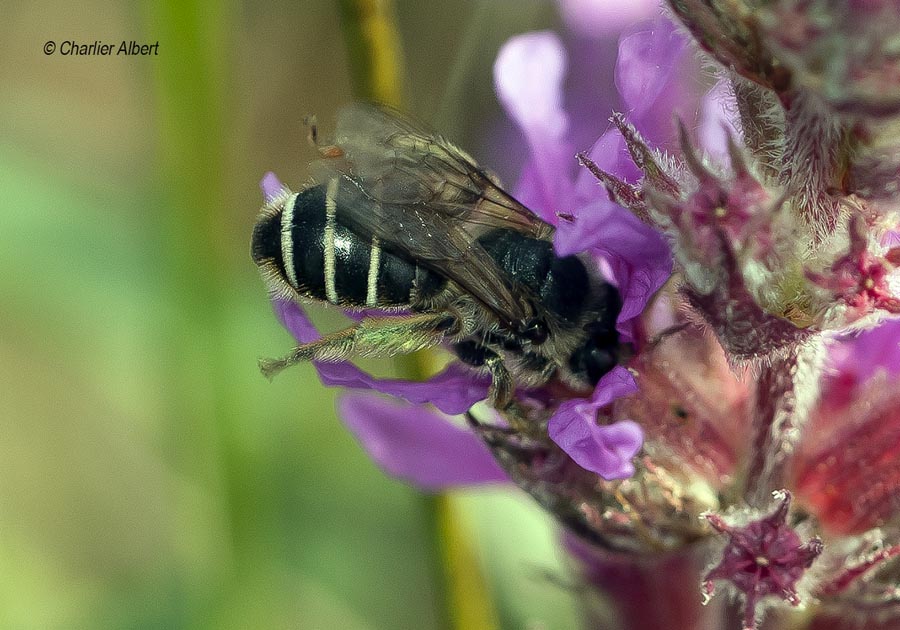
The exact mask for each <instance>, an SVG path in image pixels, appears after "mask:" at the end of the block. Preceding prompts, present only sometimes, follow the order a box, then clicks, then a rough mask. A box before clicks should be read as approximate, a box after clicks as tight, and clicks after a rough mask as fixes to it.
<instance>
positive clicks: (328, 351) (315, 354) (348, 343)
mask: <svg viewBox="0 0 900 630" xmlns="http://www.w3.org/2000/svg"><path fill="white" fill-rule="evenodd" d="M458 329H459V320H458V319H457V318H456V317H455V316H454V315H452V314H450V313H427V314H422V315H403V316H397V317H367V318H365V319H363V320H361V321H360V322H359V323H358V324H356V325H354V326H350V327H348V328H345V329H343V330H339V331H337V332H335V333H332V334H330V335H326V336H325V337H322V338H321V339H319V340H318V341H313V342H312V343H305V344H302V345H299V346H297V347H296V348H294V351H293V352H291V353H290V354H289V355H287V356H285V357H282V358H280V359H262V360H261V361H260V362H259V368H260V370H261V371H262V373H263V374H265V375H266V377H268V378H272V377H273V376H274V375H275V374H277V373H278V372H280V371H281V370H283V369H285V368H286V367H289V366H291V365H295V364H297V363H304V362H306V361H326V362H329V363H334V362H337V361H344V360H346V359H349V358H351V357H354V356H359V357H389V356H393V355H396V354H409V353H411V352H416V351H417V350H422V349H424V348H430V347H432V346H436V345H438V344H440V343H441V342H442V341H443V340H444V337H445V336H446V335H448V334H454V333H455V332H456V331H457V330H458Z"/></svg>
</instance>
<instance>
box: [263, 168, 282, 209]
mask: <svg viewBox="0 0 900 630" xmlns="http://www.w3.org/2000/svg"><path fill="white" fill-rule="evenodd" d="M259 187H260V188H261V189H262V193H263V198H264V199H265V200H266V203H269V202H270V201H272V200H273V199H275V198H276V197H278V195H280V194H281V192H282V191H283V190H285V186H284V184H282V183H281V180H280V179H278V176H277V175H276V174H275V173H273V172H271V171H269V172H268V173H266V174H265V175H263V178H262V181H260V182H259Z"/></svg>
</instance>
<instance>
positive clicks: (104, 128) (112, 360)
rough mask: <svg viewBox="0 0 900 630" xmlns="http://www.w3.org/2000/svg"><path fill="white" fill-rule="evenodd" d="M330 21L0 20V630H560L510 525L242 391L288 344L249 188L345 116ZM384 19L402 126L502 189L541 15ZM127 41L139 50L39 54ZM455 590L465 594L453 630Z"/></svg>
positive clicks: (299, 412) (518, 501) (108, 16)
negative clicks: (271, 295) (473, 162)
mask: <svg viewBox="0 0 900 630" xmlns="http://www.w3.org/2000/svg"><path fill="white" fill-rule="evenodd" d="M355 4H357V3H353V2H333V1H329V0H301V1H300V2H276V3H271V4H268V5H266V6H262V5H261V4H259V3H249V2H248V3H223V4H207V3H204V2H175V1H173V2H171V3H166V2H162V3H145V4H140V3H125V2H119V3H109V2H98V1H96V0H87V1H86V2H80V3H77V4H75V3H62V2H9V1H8V0H7V2H4V3H3V8H2V13H3V19H2V20H0V50H2V53H3V54H2V55H0V126H2V127H0V199H2V201H0V204H2V206H0V208H2V210H0V260H2V262H3V270H4V272H3V274H2V276H0V304H2V311H0V312H2V318H0V419H2V421H0V627H2V628H4V629H5V628H14V629H19V628H23V629H24V628H41V629H45V628H91V629H92V628H100V629H102V628H191V629H195V628H197V629H199V628H226V629H229V628H302V629H307V628H309V629H314V628H323V629H326V628H349V629H367V630H375V629H399V628H410V629H413V628H415V629H420V628H424V629H430V628H435V629H445V628H461V627H503V628H527V629H531V630H538V629H551V628H568V627H571V626H572V625H573V624H574V623H575V620H576V617H575V604H574V601H573V596H572V593H571V592H569V591H570V589H567V588H566V587H565V579H566V578H565V576H564V573H563V572H562V569H561V568H560V561H559V559H558V558H557V555H556V552H555V551H554V546H553V543H554V537H553V533H552V530H551V529H550V528H549V527H548V524H547V522H546V519H545V518H544V516H543V515H541V514H540V513H539V512H538V511H537V509H536V508H533V507H532V506H531V504H530V503H529V502H528V501H527V499H525V498H523V497H522V496H520V495H519V494H518V493H516V492H514V491H511V490H503V489H491V490H481V491H477V492H461V493H454V494H453V495H452V497H450V498H449V499H448V498H446V497H444V498H441V499H435V498H429V497H423V496H422V495H420V494H419V493H417V492H416V491H414V490H412V489H410V488H408V487H406V486H404V485H403V484H401V483H399V482H396V481H393V480H390V479H388V478H386V477H384V476H383V475H382V474H381V473H380V472H379V471H378V470H377V469H376V468H375V467H374V466H373V465H372V464H371V463H370V462H369V460H368V459H367V457H366V456H365V454H364V453H363V452H362V450H361V449H360V448H359V446H358V445H357V444H356V443H355V442H354V441H353V439H352V437H351V436H350V435H349V434H348V433H347V432H346V431H345V430H344V429H343V427H342V426H341V425H340V423H339V421H338V420H337V419H336V418H335V416H334V411H333V399H334V396H335V394H336V392H334V391H332V390H327V389H325V388H323V387H322V386H321V385H320V384H319V382H318V381H317V379H316V377H315V374H314V371H313V370H312V369H311V368H309V367H306V366H304V367H300V368H295V369H292V370H290V371H289V372H286V373H285V374H283V375H282V376H280V377H279V378H277V379H276V380H275V381H274V382H273V383H269V382H268V381H266V380H265V379H264V378H263V377H262V376H261V375H260V374H259V372H258V370H257V367H256V360H257V358H258V357H259V356H275V355H280V354H282V353H284V352H285V351H286V350H287V349H288V348H289V347H290V345H291V339H290V337H289V336H288V334H287V333H286V332H285V331H284V330H283V329H282V328H281V327H280V326H279V325H278V323H277V322H276V320H275V318H274V317H273V315H272V312H271V309H270V306H269V303H268V301H267V299H266V295H265V290H264V288H263V285H262V282H261V281H260V279H259V277H258V275H257V272H256V269H255V267H254V266H253V264H252V263H251V261H250V260H249V256H248V239H249V234H250V230H251V228H252V225H253V222H254V219H255V216H256V213H257V211H258V208H259V207H260V205H261V196H260V193H259V189H258V181H259V179H260V177H261V176H262V174H263V173H264V172H265V171H267V170H272V171H275V172H276V173H278V174H279V175H280V176H281V178H282V179H283V180H284V181H285V182H286V183H288V184H290V185H292V186H294V187H297V186H299V185H301V184H302V183H303V182H304V180H305V179H306V172H305V168H306V163H307V162H308V161H309V160H310V159H311V157H312V151H311V149H310V148H309V147H308V146H307V143H306V131H305V129H304V128H303V126H302V124H301V121H302V118H303V116H304V115H305V114H308V113H317V114H318V115H319V119H320V123H321V124H322V126H323V127H324V128H325V129H327V128H329V126H330V123H331V120H332V117H331V116H332V114H333V112H335V110H336V109H337V108H338V107H340V106H341V105H342V104H344V103H347V102H348V101H350V100H352V99H353V98H354V91H356V92H357V93H359V90H360V89H361V88H360V87H359V85H360V84H359V82H358V79H359V76H358V75H354V74H353V72H352V71H351V70H350V68H352V67H354V60H353V59H352V55H348V52H347V51H348V46H347V44H348V39H347V36H348V33H349V34H350V37H351V39H352V30H350V31H348V29H347V28H346V19H344V20H343V21H342V15H343V16H344V18H346V15H347V13H346V11H347V9H348V7H350V8H352V7H353V6H354V5H355ZM362 4H364V5H365V4H374V5H381V6H382V8H384V7H385V6H387V5H385V4H384V3H378V2H375V3H362ZM388 9H390V7H389V6H388ZM342 11H344V13H342ZM393 16H394V17H395V23H394V27H395V28H396V29H397V33H398V37H399V42H400V45H401V47H402V59H403V67H402V69H401V71H400V76H402V79H403V87H402V90H401V92H400V94H401V96H402V100H403V108H404V109H406V110H408V111H411V112H413V113H414V114H416V115H417V116H418V117H420V118H422V119H424V120H426V121H430V122H431V123H432V124H433V125H434V126H435V127H438V128H440V129H441V130H443V131H445V132H447V133H448V134H449V135H451V137H453V138H455V139H456V140H458V142H459V143H460V144H461V145H463V146H466V147H467V148H470V149H471V151H472V152H473V153H474V154H475V155H476V156H478V157H481V158H483V159H484V161H485V162H487V163H489V164H491V166H492V167H494V168H495V169H496V170H498V171H499V172H500V173H501V174H505V175H507V176H510V175H512V174H514V173H515V170H516V168H517V167H518V164H517V161H516V159H506V158H505V157H504V153H503V149H502V147H500V148H498V147H497V146H495V145H494V144H493V143H491V142H490V140H489V136H491V134H494V135H496V134H501V135H502V134H504V133H507V134H508V133H510V128H509V126H508V124H507V123H503V122H502V117H501V115H500V112H499V110H498V108H497V105H496V102H495V98H494V95H493V89H492V85H491V64H492V62H493V58H494V56H495V54H496V51H497V48H498V47H499V46H500V44H501V43H502V42H503V41H504V40H505V39H506V38H507V37H508V36H510V35H512V34H514V33H517V32H523V31H526V30H532V29H535V28H543V27H548V26H553V25H554V24H555V22H556V19H557V18H556V17H555V15H554V7H553V5H552V4H551V3H547V2H541V1H539V0H525V1H523V0H506V1H501V0H485V1H483V2H478V1H475V0H460V1H456V2H449V3H448V2H444V1H441V0H426V1H421V0H406V1H398V2H396V3H395V5H394V7H393ZM123 39H124V40H137V41H139V42H148V43H153V42H156V41H159V48H158V50H159V54H158V56H151V57H118V56H115V55H113V56H110V57H96V56H95V57H75V56H61V55H60V54H59V51H57V53H56V54H53V55H49V56H48V55H45V54H44V52H43V45H44V43H45V42H46V41H48V40H55V41H56V42H57V44H60V43H61V42H62V41H63V40H76V41H78V42H83V43H91V42H93V41H95V40H100V41H103V42H119V41H121V40H123ZM351 43H352V42H351ZM351 49H352V46H351ZM355 63H356V67H357V68H358V67H359V59H357V60H356V62H355ZM355 81H356V82H355ZM498 130H499V131H498ZM321 318H322V316H320V319H321ZM323 321H326V322H330V323H332V324H333V325H337V324H336V320H335V319H334V318H333V317H332V316H331V315H327V314H326V315H324V320H323ZM382 369H383V368H382ZM448 519H449V521H448ZM442 520H443V521H444V522H445V525H446V522H450V523H452V527H451V530H452V531H451V532H450V535H447V529H446V527H444V528H443V529H442V528H441V527H439V526H438V525H439V523H440V522H441V521H442ZM442 531H443V532H444V535H441V533H440V532H442ZM453 567H456V568H455V569H453ZM451 569H452V570H451ZM479 574H480V575H481V578H479V577H478V576H479ZM553 576H556V577H553ZM479 579H483V582H480V581H479ZM466 588H469V589H470V592H469V594H468V595H467V594H466V591H465V589H466ZM460 593H462V600H463V603H465V601H466V598H468V599H469V600H473V601H474V600H477V599H478V598H477V597H475V596H474V595H473V593H481V594H483V595H485V596H486V598H485V599H486V602H487V603H486V604H485V603H483V602H482V603H479V602H476V606H475V607H476V608H478V607H480V608H481V610H480V613H479V612H478V611H476V613H477V614H476V616H475V617H472V618H468V621H466V620H465V619H466V618H462V621H461V617H460V615H461V614H465V612H464V611H463V612H460ZM463 608H465V606H463ZM479 616H480V620H479Z"/></svg>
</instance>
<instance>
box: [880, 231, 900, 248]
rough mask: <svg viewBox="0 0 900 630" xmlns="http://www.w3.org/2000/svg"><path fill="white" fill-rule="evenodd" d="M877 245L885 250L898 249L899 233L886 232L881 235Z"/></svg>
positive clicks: (899, 245)
mask: <svg viewBox="0 0 900 630" xmlns="http://www.w3.org/2000/svg"><path fill="white" fill-rule="evenodd" d="M879 243H880V245H881V246H882V247H884V248H886V249H893V248H894V247H900V231H897V230H887V231H885V233H884V234H882V235H881V239H880V240H879Z"/></svg>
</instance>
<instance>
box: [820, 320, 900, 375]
mask: <svg viewBox="0 0 900 630" xmlns="http://www.w3.org/2000/svg"><path fill="white" fill-rule="evenodd" d="M829 363H830V364H831V368H832V370H834V371H835V372H837V373H838V374H840V375H841V376H842V377H843V378H844V379H847V378H850V377H852V378H853V380H854V381H855V382H856V383H863V382H865V381H866V380H868V379H869V378H871V377H872V376H873V375H874V374H875V373H876V372H877V371H879V370H883V371H885V372H886V373H887V374H888V375H890V376H896V375H898V374H900V320H898V319H893V320H888V321H886V322H884V323H882V324H880V325H879V326H878V327H876V328H871V329H869V330H866V331H864V332H861V333H859V334H858V335H856V336H847V337H844V338H843V339H842V340H841V341H840V342H839V343H838V344H837V345H835V346H834V347H832V349H831V351H830V356H829Z"/></svg>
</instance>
